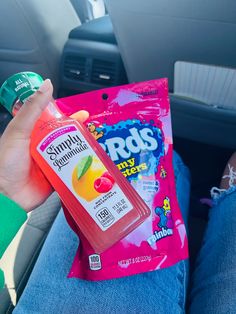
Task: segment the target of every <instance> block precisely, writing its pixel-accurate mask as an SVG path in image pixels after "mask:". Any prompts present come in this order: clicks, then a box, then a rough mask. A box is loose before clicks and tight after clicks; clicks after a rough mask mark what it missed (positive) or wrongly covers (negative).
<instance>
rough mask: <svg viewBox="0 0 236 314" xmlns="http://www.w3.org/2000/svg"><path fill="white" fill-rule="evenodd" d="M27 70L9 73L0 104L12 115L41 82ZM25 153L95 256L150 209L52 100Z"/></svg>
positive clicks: (121, 235) (127, 230)
mask: <svg viewBox="0 0 236 314" xmlns="http://www.w3.org/2000/svg"><path fill="white" fill-rule="evenodd" d="M42 82H43V79H42V78H41V77H40V76H39V75H37V74H35V73H32V72H22V73H18V74H15V75H13V76H12V77H10V78H9V79H8V80H7V81H5V82H4V84H3V85H2V87H1V90H0V102H1V103H2V104H3V106H5V107H6V108H7V109H8V110H9V111H10V112H11V113H12V114H13V115H15V114H16V113H17V111H18V110H19V108H20V107H21V106H22V105H23V103H24V101H25V100H26V99H27V98H28V97H29V96H30V95H32V94H33V93H34V92H35V91H36V90H37V89H38V88H39V86H40V85H41V84H42ZM31 154H32V157H33V158H34V160H35V161H36V162H37V164H38V165H39V167H40V168H41V170H42V171H43V173H44V174H45V176H46V178H47V179H48V180H49V182H50V183H51V185H52V186H53V187H54V189H55V190H56V191H57V193H58V194H59V196H60V198H61V200H62V202H63V203H64V204H65V206H66V207H67V209H68V210H69V212H70V214H71V215H72V217H73V219H74V221H75V222H76V224H77V225H78V227H79V228H80V230H81V232H82V233H83V234H84V236H85V237H86V238H87V240H88V241H89V243H90V244H91V246H92V247H93V249H94V250H95V252H97V253H101V252H103V251H104V250H106V249H108V248H109V247H111V246H112V245H113V244H114V243H116V242H117V241H118V240H120V239H122V238H123V237H125V236H126V235H127V234H129V233H130V232H131V231H132V230H134V229H135V228H136V227H137V226H139V225H140V224H141V223H142V222H143V221H144V220H145V219H146V218H147V217H148V216H149V215H150V209H149V208H148V207H147V205H146V204H145V203H144V201H143V200H142V199H141V197H140V196H139V195H138V194H137V193H136V192H135V190H134V189H133V188H132V187H131V185H130V184H129V182H128V181H127V180H126V179H125V177H124V176H123V175H122V174H121V172H120V171H119V170H118V169H117V167H116V166H115V165H114V164H113V162H112V161H111V160H110V158H109V157H108V156H107V154H106V153H105V152H104V151H103V149H102V148H101V147H100V145H99V144H98V143H97V142H96V140H95V139H94V138H93V137H92V136H91V134H90V133H89V132H88V131H87V129H86V128H85V127H84V126H83V124H81V123H79V122H77V121H75V120H73V119H71V118H69V117H67V116H65V115H63V114H62V113H61V112H60V110H59V109H58V107H57V106H56V104H55V102H54V101H53V100H52V101H51V102H50V103H49V104H48V106H47V107H46V109H45V110H44V112H43V113H42V115H41V117H40V119H39V120H38V121H37V123H36V125H35V127H34V130H33V132H32V135H31Z"/></svg>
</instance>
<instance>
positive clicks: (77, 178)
mask: <svg viewBox="0 0 236 314" xmlns="http://www.w3.org/2000/svg"><path fill="white" fill-rule="evenodd" d="M105 171H106V168H105V167H104V165H103V164H102V163H101V161H100V160H99V159H98V158H97V157H96V156H91V155H89V156H85V157H83V158H82V159H81V160H80V161H79V162H78V164H77V165H76V167H75V168H74V170H73V174H72V185H73V188H74V190H75V192H76V193H77V194H78V196H80V197H82V198H83V199H85V200H86V201H87V202H91V201H92V200H94V199H95V198H96V197H98V196H99V195H100V193H99V192H98V191H97V190H95V188H94V182H95V181H96V180H97V179H98V178H99V177H101V175H102V174H103V173H104V172H105Z"/></svg>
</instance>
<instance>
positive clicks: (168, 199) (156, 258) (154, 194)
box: [57, 79, 188, 280]
mask: <svg viewBox="0 0 236 314" xmlns="http://www.w3.org/2000/svg"><path fill="white" fill-rule="evenodd" d="M57 104H58V106H59V107H60V109H61V110H62V111H63V112H64V113H65V114H67V115H71V114H73V113H75V112H77V111H79V110H82V109H85V110H87V111H88V112H89V114H90V117H89V119H88V121H86V122H85V125H86V126H87V128H88V130H89V131H90V132H91V135H92V136H94V137H95V138H96V140H97V141H98V142H99V143H100V144H101V145H102V147H103V148H104V150H105V151H106V152H107V154H108V155H109V156H110V158H111V159H112V160H113V162H114V163H115V164H116V165H117V167H118V169H119V170H120V171H121V172H122V173H123V174H124V176H125V177H126V178H127V180H129V182H130V184H131V185H132V186H133V188H134V189H135V190H136V191H137V192H138V193H139V194H140V195H141V196H142V198H143V199H144V200H145V202H146V203H147V205H148V206H149V208H150V209H151V211H152V214H151V216H150V217H149V218H147V219H146V221H145V222H144V223H143V224H142V225H140V226H139V227H138V228H137V229H135V230H134V231H133V232H131V233H130V234H129V235H128V236H126V237H125V238H123V239H122V240H121V241H119V242H118V243H116V244H115V245H113V246H112V247H111V248H109V249H108V250H106V251H105V252H103V253H102V254H100V255H98V254H96V252H94V251H93V249H92V248H91V246H90V245H89V243H88V242H87V240H86V239H85V238H84V237H83V235H82V234H80V231H79V230H78V228H77V226H76V225H75V223H74V222H73V219H72V218H71V216H70V214H69V213H68V212H67V210H66V208H64V211H65V215H66V218H67V221H68V223H69V224H70V226H71V228H72V229H73V230H74V231H75V232H76V233H77V234H78V235H79V238H80V245H79V248H78V251H77V253H76V256H75V258H74V262H73V265H72V268H71V271H70V273H69V277H78V278H82V279H87V280H104V279H113V278H118V277H123V276H129V275H133V274H138V273H142V272H147V271H153V270H157V269H161V268H165V267H169V266H171V265H173V264H175V263H177V262H178V261H180V260H183V259H186V258H187V257H188V242H187V237H186V230H185V226H184V222H183V219H182V216H181V212H180V209H179V205H178V201H177V198H176V190H175V179H174V172H173V166H172V154H173V142H172V131H171V117H170V106H169V98H168V84H167V80H166V79H160V80H153V81H148V82H142V83H136V84H129V85H124V86H118V87H112V88H107V89H103V90H98V91H93V92H89V93H86V94H80V95H75V96H71V97H66V98H62V99H59V100H57ZM121 205H122V204H121Z"/></svg>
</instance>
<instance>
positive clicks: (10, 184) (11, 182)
mask: <svg viewBox="0 0 236 314" xmlns="http://www.w3.org/2000/svg"><path fill="white" fill-rule="evenodd" d="M52 91H53V87H52V84H51V82H50V80H46V81H44V83H43V84H42V86H41V87H40V89H39V90H38V91H37V92H36V93H35V94H34V95H32V96H31V97H30V98H29V101H26V103H25V104H24V106H22V108H21V109H20V110H19V112H18V113H17V115H16V116H15V117H14V119H12V121H11V122H10V123H9V125H8V127H7V128H6V130H5V132H4V133H3V135H2V137H1V139H0V193H2V194H4V195H6V196H7V197H9V198H11V199H12V200H13V201H15V202H16V203H18V204H19V205H20V206H21V207H22V208H23V209H24V210H25V211H27V212H29V211H30V210H32V209H34V208H35V207H37V206H39V205H40V204H42V203H43V202H44V201H45V200H46V199H47V197H48V196H49V195H50V194H51V192H52V187H51V185H50V184H49V182H48V181H47V179H46V178H45V177H44V175H43V173H42V171H41V170H40V169H39V167H38V166H37V164H36V163H35V162H34V160H33V159H32V158H31V155H30V135H31V132H32V130H33V127H34V125H35V122H36V121H37V119H38V118H39V117H40V115H41V114H42V112H43V110H44V109H45V107H46V106H47V104H48V103H49V101H50V100H51V99H52ZM87 117H88V113H87V112H86V111H81V112H78V113H77V114H76V116H75V118H76V119H77V120H80V121H81V122H83V121H84V120H86V119H87ZM38 182H40V185H38Z"/></svg>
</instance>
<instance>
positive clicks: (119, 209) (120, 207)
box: [112, 198, 128, 214]
mask: <svg viewBox="0 0 236 314" xmlns="http://www.w3.org/2000/svg"><path fill="white" fill-rule="evenodd" d="M127 208H128V205H127V203H126V201H125V200H124V199H123V198H122V199H121V200H120V201H119V202H117V203H116V204H115V205H114V206H112V209H114V210H115V211H116V212H117V214H120V213H121V212H122V211H123V210H125V209H127Z"/></svg>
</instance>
